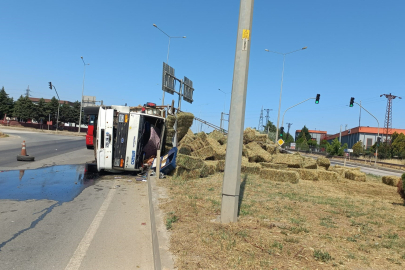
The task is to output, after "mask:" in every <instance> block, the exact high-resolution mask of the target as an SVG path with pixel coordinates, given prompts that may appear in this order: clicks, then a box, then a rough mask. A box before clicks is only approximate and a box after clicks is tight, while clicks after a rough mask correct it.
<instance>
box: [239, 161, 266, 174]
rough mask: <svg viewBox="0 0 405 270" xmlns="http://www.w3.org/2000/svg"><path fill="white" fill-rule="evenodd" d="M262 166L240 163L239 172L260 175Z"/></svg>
mask: <svg viewBox="0 0 405 270" xmlns="http://www.w3.org/2000/svg"><path fill="white" fill-rule="evenodd" d="M261 168H262V166H260V164H257V163H249V162H242V165H241V172H242V173H247V174H260V171H261Z"/></svg>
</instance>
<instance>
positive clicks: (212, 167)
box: [204, 160, 218, 174]
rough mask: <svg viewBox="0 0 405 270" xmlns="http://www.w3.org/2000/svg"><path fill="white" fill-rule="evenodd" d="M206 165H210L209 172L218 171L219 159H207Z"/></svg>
mask: <svg viewBox="0 0 405 270" xmlns="http://www.w3.org/2000/svg"><path fill="white" fill-rule="evenodd" d="M204 162H205V165H206V166H208V167H209V174H214V173H215V172H216V171H217V165H218V161H217V160H206V161H204Z"/></svg>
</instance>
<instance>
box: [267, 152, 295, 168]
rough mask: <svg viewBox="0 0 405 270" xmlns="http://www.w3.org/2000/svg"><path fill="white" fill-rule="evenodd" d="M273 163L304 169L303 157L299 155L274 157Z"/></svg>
mask: <svg viewBox="0 0 405 270" xmlns="http://www.w3.org/2000/svg"><path fill="white" fill-rule="evenodd" d="M272 162H273V163H275V164H287V166H288V167H289V168H301V167H302V157H301V156H298V155H289V154H278V155H273V160H272Z"/></svg>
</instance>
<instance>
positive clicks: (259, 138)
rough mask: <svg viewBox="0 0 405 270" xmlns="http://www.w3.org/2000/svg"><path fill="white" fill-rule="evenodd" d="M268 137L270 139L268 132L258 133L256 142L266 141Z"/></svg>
mask: <svg viewBox="0 0 405 270" xmlns="http://www.w3.org/2000/svg"><path fill="white" fill-rule="evenodd" d="M267 139H268V137H267V134H260V133H256V134H255V138H254V141H255V142H263V143H265V142H266V141H267Z"/></svg>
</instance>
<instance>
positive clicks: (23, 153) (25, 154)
mask: <svg viewBox="0 0 405 270" xmlns="http://www.w3.org/2000/svg"><path fill="white" fill-rule="evenodd" d="M21 156H28V155H27V149H25V141H23V143H22V147H21Z"/></svg>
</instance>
